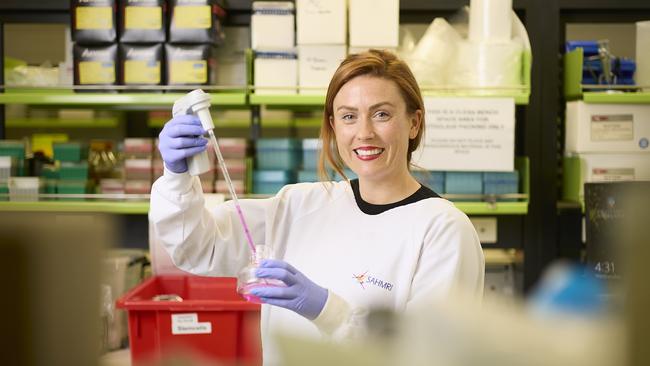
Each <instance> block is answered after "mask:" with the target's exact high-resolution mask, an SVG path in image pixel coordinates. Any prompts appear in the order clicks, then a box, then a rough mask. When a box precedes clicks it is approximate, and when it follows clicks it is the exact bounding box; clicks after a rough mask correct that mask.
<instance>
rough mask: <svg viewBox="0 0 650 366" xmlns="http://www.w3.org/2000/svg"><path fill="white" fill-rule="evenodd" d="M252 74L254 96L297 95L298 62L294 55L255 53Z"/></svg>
mask: <svg viewBox="0 0 650 366" xmlns="http://www.w3.org/2000/svg"><path fill="white" fill-rule="evenodd" d="M254 73H255V76H254V84H255V94H266V95H269V94H296V93H297V87H298V60H297V56H296V54H295V53H291V52H256V54H255V64H254ZM283 87H285V88H286V89H282V88H283ZM265 88H267V89H265Z"/></svg>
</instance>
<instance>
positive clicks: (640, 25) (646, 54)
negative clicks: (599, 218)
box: [635, 20, 650, 91]
mask: <svg viewBox="0 0 650 366" xmlns="http://www.w3.org/2000/svg"><path fill="white" fill-rule="evenodd" d="M635 80H636V83H637V85H641V86H644V88H643V90H644V91H650V20H646V21H643V22H637V23H636V77H635Z"/></svg>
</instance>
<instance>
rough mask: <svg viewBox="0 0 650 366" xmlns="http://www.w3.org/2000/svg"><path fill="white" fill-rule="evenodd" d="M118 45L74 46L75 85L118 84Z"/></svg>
mask: <svg viewBox="0 0 650 366" xmlns="http://www.w3.org/2000/svg"><path fill="white" fill-rule="evenodd" d="M116 66H117V44H111V45H107V46H82V45H79V44H75V45H74V84H75V85H115V84H117V72H116V68H117V67H116Z"/></svg>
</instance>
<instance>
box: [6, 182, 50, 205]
mask: <svg viewBox="0 0 650 366" xmlns="http://www.w3.org/2000/svg"><path fill="white" fill-rule="evenodd" d="M8 186H9V199H10V200H11V201H38V194H39V193H41V192H42V191H43V181H41V179H40V178H39V177H9V180H8Z"/></svg>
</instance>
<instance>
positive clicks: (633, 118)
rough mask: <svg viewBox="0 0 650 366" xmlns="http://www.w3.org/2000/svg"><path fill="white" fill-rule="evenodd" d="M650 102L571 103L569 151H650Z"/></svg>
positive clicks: (567, 146)
mask: <svg viewBox="0 0 650 366" xmlns="http://www.w3.org/2000/svg"><path fill="white" fill-rule="evenodd" d="M649 142H650V105H647V104H592V103H585V102H582V101H576V102H568V103H567V106H566V138H565V150H566V152H567V153H629V152H643V153H650V147H649V146H648V145H649Z"/></svg>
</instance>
